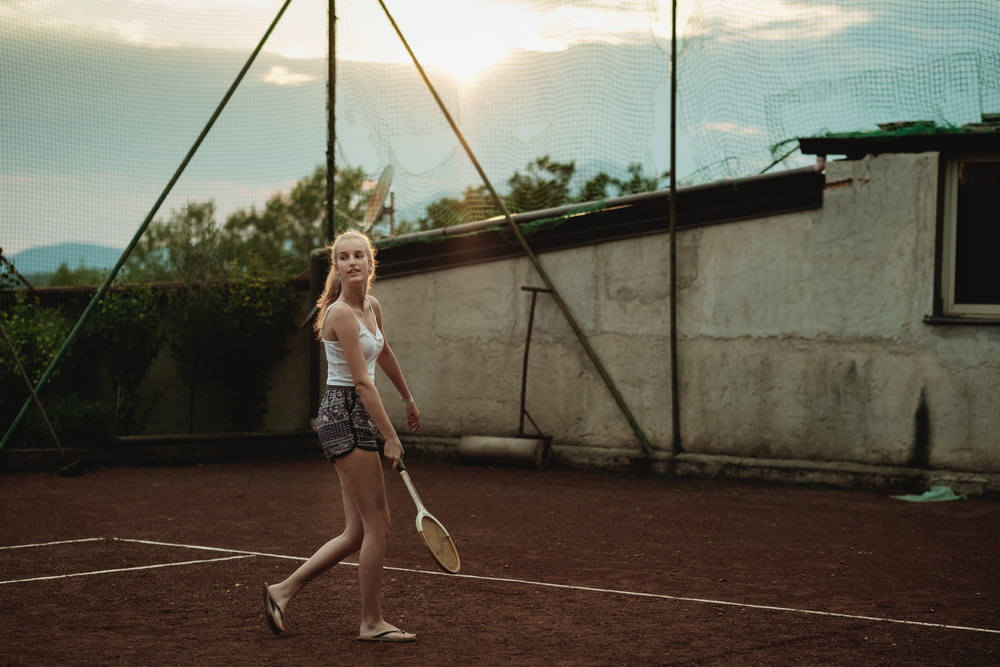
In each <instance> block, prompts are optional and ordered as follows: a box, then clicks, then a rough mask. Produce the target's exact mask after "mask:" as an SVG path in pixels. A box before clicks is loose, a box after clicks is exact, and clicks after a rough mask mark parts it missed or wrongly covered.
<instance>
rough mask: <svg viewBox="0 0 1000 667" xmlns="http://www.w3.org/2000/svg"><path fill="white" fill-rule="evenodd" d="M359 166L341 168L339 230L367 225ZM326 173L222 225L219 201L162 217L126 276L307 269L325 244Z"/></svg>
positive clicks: (148, 278) (183, 277) (172, 277)
mask: <svg viewBox="0 0 1000 667" xmlns="http://www.w3.org/2000/svg"><path fill="white" fill-rule="evenodd" d="M364 183H365V175H364V172H363V171H362V170H361V169H360V168H349V169H343V170H338V172H337V182H336V183H335V187H334V200H335V203H334V220H335V223H336V224H335V233H339V232H340V231H343V230H345V229H348V228H352V227H354V228H357V227H361V226H362V225H363V220H364V211H365V207H366V206H367V203H368V202H367V197H366V194H365V192H364V191H363V186H364ZM325 215H326V171H325V168H323V167H318V168H317V169H316V170H315V171H314V172H313V173H312V175H311V176H308V177H306V178H304V179H302V180H300V181H298V182H297V183H296V184H295V185H294V186H293V187H292V189H291V190H290V191H289V192H288V193H280V192H279V193H277V194H275V195H273V196H272V197H271V198H270V199H268V201H267V202H266V203H265V204H264V207H263V209H261V210H259V211H258V210H257V209H256V208H250V209H249V210H244V209H240V210H237V211H235V212H234V213H232V214H231V215H230V216H229V217H228V218H227V219H226V221H225V223H224V224H220V223H219V222H218V221H217V220H216V215H215V203H214V202H211V201H209V202H192V203H188V204H187V205H186V206H184V207H183V208H181V209H180V210H178V211H174V212H173V213H172V214H171V216H170V218H169V219H167V220H166V221H156V222H154V223H153V224H152V225H150V227H149V229H147V230H146V233H145V234H144V235H143V238H142V239H140V241H139V243H138V244H137V245H136V248H135V250H134V251H133V253H132V255H131V257H130V258H129V260H128V262H127V263H126V267H125V271H124V273H123V279H124V280H126V281H131V282H153V281H157V282H197V281H205V280H219V279H233V278H237V277H241V276H252V277H261V278H263V277H288V276H294V275H298V274H300V273H302V272H303V271H304V270H305V269H306V268H307V266H308V261H309V253H310V252H311V251H312V250H314V249H315V248H321V247H323V246H325V245H326V244H327V243H328V242H329V241H330V239H327V238H326V233H325V230H324V226H323V220H324V218H325Z"/></svg>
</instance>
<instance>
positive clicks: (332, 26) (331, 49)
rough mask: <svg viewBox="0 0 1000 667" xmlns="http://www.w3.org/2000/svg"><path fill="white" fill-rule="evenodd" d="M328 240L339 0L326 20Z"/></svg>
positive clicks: (329, 237) (332, 227)
mask: <svg viewBox="0 0 1000 667" xmlns="http://www.w3.org/2000/svg"><path fill="white" fill-rule="evenodd" d="M326 24H327V27H326V38H327V45H326V60H327V64H326V72H327V74H326V238H327V241H328V242H329V243H333V239H334V237H335V236H336V226H335V224H334V221H333V204H334V194H335V192H336V187H337V186H336V174H337V165H336V157H335V156H334V150H335V147H336V144H337V126H336V113H335V108H336V107H335V105H336V101H337V0H330V2H329V5H328V7H327V18H326Z"/></svg>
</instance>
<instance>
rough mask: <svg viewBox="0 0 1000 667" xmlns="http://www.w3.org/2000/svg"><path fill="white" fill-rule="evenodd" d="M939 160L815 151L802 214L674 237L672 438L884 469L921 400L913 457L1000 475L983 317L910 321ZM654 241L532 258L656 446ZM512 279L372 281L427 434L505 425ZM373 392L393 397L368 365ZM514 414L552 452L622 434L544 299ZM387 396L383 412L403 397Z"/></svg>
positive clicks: (520, 267) (522, 281)
mask: <svg viewBox="0 0 1000 667" xmlns="http://www.w3.org/2000/svg"><path fill="white" fill-rule="evenodd" d="M937 170H938V159H937V155H936V154H919V155H884V156H879V157H870V158H867V159H865V160H859V161H835V162H831V163H829V164H828V167H827V184H828V186H827V189H826V192H825V201H824V206H823V208H822V209H818V210H815V211H810V212H807V213H798V214H791V215H783V216H778V217H774V218H769V219H758V220H751V221H746V222H740V223H732V224H725V225H718V226H710V227H703V228H697V229H691V230H685V231H682V232H680V233H679V234H678V265H677V268H678V278H679V294H678V326H679V332H680V339H679V348H678V356H679V377H680V386H681V430H682V440H683V447H684V450H685V451H686V452H690V453H703V454H718V455H729V456H739V457H764V458H787V459H799V460H813V461H849V462H858V463H868V464H889V465H903V464H906V463H907V462H908V461H909V460H910V458H911V456H912V455H913V446H914V441H915V437H916V436H915V434H916V423H917V420H916V417H915V416H916V414H917V410H918V408H920V407H921V396H923V397H924V399H923V401H924V403H923V405H924V408H925V411H926V417H927V420H928V423H929V430H928V433H929V445H930V451H929V462H930V465H931V466H935V467H942V468H951V469H958V470H975V471H1000V441H998V440H1000V438H998V436H997V434H998V433H1000V329H998V328H996V327H989V326H963V327H955V326H945V325H928V324H926V323H925V322H924V319H923V318H924V316H925V315H927V314H929V313H930V312H931V309H932V299H933V293H934V247H935V245H934V244H935V234H936V231H935V229H936V206H937V191H936V190H937ZM668 244H669V237H668V235H667V234H666V233H664V234H662V235H658V236H647V237H642V238H637V239H628V240H622V241H615V242H610V243H604V244H600V245H595V246H590V247H586V248H577V249H572V250H567V251H560V252H554V253H546V254H544V255H541V261H542V263H543V264H544V266H545V268H546V270H547V271H548V272H549V274H550V276H551V278H552V281H553V283H554V284H555V286H556V288H557V289H558V290H559V291H560V293H561V294H562V297H563V299H564V300H565V302H566V303H567V304H568V306H569V308H570V309H571V310H572V312H573V314H574V316H575V317H576V318H577V320H578V322H579V324H580V326H581V327H582V329H583V331H584V332H586V334H587V335H588V337H589V340H590V342H591V345H592V346H593V348H594V349H595V350H596V352H597V353H598V355H599V356H600V358H601V360H602V362H603V363H604V365H605V367H606V368H607V370H608V372H609V374H610V375H611V377H612V378H613V379H614V381H615V382H616V384H617V386H618V389H619V391H620V392H621V395H622V397H623V398H624V400H625V402H626V403H627V404H628V406H629V408H630V409H631V411H632V413H633V415H634V416H635V419H636V421H637V422H638V424H639V425H640V427H641V428H642V429H643V431H644V432H645V434H646V436H647V437H648V438H649V440H650V441H651V442H652V443H653V445H654V447H655V448H656V449H657V451H658V452H659V453H662V454H664V455H665V454H666V453H668V452H669V451H670V447H671V443H670V438H671V423H670V367H669V319H668V318H669V276H668V270H669V266H668V257H669V254H668V252H669V246H668ZM427 252H429V253H432V252H434V246H433V244H430V245H428V250H427ZM525 285H530V286H536V287H541V286H542V281H541V280H540V278H539V277H538V276H537V275H536V273H535V271H534V269H533V268H532V266H531V265H530V263H529V262H528V261H527V259H516V260H503V261H495V262H490V263H486V264H480V265H477V266H471V267H463V268H456V269H450V270H442V271H436V272H431V273H426V274H418V275H411V276H405V277H400V278H394V279H392V278H389V279H383V280H380V281H379V282H377V283H376V285H375V288H374V293H375V294H376V295H377V296H378V298H379V299H380V300H381V301H382V303H383V305H384V308H385V311H386V316H387V322H386V327H387V334H388V336H389V339H390V341H391V342H392V345H393V348H394V349H395V351H396V353H397V356H399V358H400V360H401V363H402V364H403V368H404V370H405V372H406V374H407V378H408V380H409V382H410V384H411V387H412V389H413V392H414V393H415V395H416V396H417V397H418V400H419V403H420V406H421V408H422V410H423V412H424V416H425V427H424V431H423V432H424V433H425V434H429V435H435V436H443V437H452V436H460V435H465V434H480V435H502V436H506V435H513V434H515V433H516V431H517V426H518V416H519V414H518V411H519V401H520V382H521V362H522V355H523V353H524V338H525V332H526V326H527V321H528V307H529V303H530V294H529V293H527V292H524V291H522V290H521V287H522V286H525ZM380 389H381V391H382V392H383V395H384V396H388V397H392V398H394V397H395V392H394V390H393V389H392V387H391V386H389V385H388V384H387V383H385V380H384V378H383V379H382V380H380ZM387 402H388V401H387ZM527 409H528V411H529V413H530V414H531V415H532V417H534V419H535V421H536V422H537V423H538V424H539V426H540V427H541V428H542V430H543V431H544V432H545V433H547V434H549V435H551V436H553V446H554V447H555V448H557V449H559V450H560V451H563V452H568V453H569V455H571V454H572V452H573V451H574V449H577V450H579V451H581V452H582V451H584V449H588V450H589V449H593V448H598V449H600V448H604V449H607V450H609V451H610V450H633V451H634V452H635V453H636V454H639V453H640V451H641V449H640V446H639V441H638V439H637V437H636V434H635V433H634V432H633V430H632V428H631V427H630V425H629V424H628V422H627V421H626V419H625V418H624V417H623V415H622V413H621V411H620V410H619V409H618V406H617V405H616V403H615V402H614V400H613V399H612V397H611V394H610V393H609V391H608V390H607V388H606V387H605V386H604V384H603V383H602V381H601V379H600V377H599V376H598V374H597V372H596V371H595V370H594V367H593V364H591V362H590V361H589V359H588V358H587V357H586V355H585V353H584V350H583V348H582V346H581V345H580V343H579V342H578V341H577V339H576V337H575V336H574V334H573V332H572V330H571V328H570V327H569V325H568V324H567V322H566V320H565V318H564V317H563V315H562V314H561V313H560V312H559V310H558V308H557V307H556V305H555V303H554V302H553V300H552V298H551V297H549V296H548V295H544V294H541V295H539V297H538V302H537V310H536V314H535V323H534V331H533V338H532V345H531V355H530V363H529V371H528V397H527ZM390 411H391V413H392V414H393V416H394V417H397V418H401V415H402V411H401V409H394V408H390ZM400 421H401V419H400ZM526 430H528V431H529V432H531V427H530V424H529V425H528V426H527V429H526Z"/></svg>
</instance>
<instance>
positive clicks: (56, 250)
mask: <svg viewBox="0 0 1000 667" xmlns="http://www.w3.org/2000/svg"><path fill="white" fill-rule="evenodd" d="M121 254H122V249H121V248H112V247H109V246H100V245H93V244H91V243H60V244H58V245H48V246H39V247H37V248H29V249H28V250H22V251H21V252H19V253H16V254H14V255H11V256H10V257H8V259H9V260H10V261H12V262H13V263H14V268H16V269H17V270H18V272H20V273H22V274H24V275H26V276H27V275H39V274H48V273H55V271H56V269H58V268H59V267H60V266H61V265H62V264H66V266H68V267H69V268H70V269H79V268H81V267H85V268H88V269H103V270H108V269H110V268H111V267H113V266H114V265H115V263H116V262H117V261H118V258H119V257H121Z"/></svg>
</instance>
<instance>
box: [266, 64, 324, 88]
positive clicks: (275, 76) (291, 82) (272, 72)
mask: <svg viewBox="0 0 1000 667" xmlns="http://www.w3.org/2000/svg"><path fill="white" fill-rule="evenodd" d="M315 80H316V77H315V76H313V75H312V74H300V73H295V72H292V71H291V70H290V69H288V68H287V67H284V66H282V65H275V66H274V67H272V68H271V69H269V70H268V71H267V74H265V75H264V76H262V77H261V81H263V82H264V83H271V84H274V85H275V86H301V85H303V84H306V83H309V82H311V81H315Z"/></svg>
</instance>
